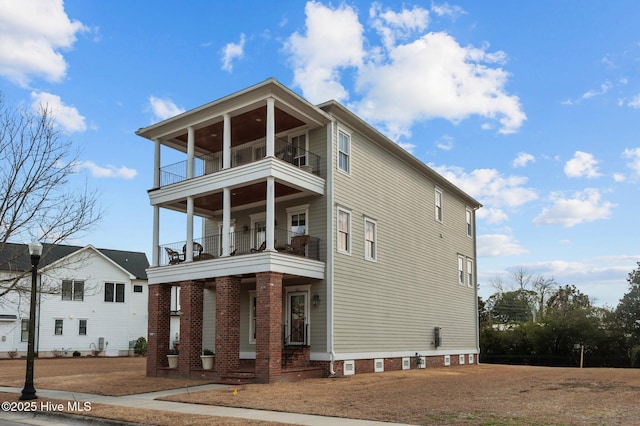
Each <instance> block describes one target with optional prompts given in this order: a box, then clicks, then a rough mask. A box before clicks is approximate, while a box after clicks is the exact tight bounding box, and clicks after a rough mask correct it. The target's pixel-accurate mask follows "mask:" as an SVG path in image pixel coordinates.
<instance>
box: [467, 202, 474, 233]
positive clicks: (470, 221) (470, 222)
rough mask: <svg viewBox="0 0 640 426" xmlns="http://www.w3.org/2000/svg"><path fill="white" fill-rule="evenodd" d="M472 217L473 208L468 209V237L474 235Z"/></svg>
mask: <svg viewBox="0 0 640 426" xmlns="http://www.w3.org/2000/svg"><path fill="white" fill-rule="evenodd" d="M472 218H473V216H472V213H471V209H467V237H471V236H473V227H472V223H473V222H472Z"/></svg>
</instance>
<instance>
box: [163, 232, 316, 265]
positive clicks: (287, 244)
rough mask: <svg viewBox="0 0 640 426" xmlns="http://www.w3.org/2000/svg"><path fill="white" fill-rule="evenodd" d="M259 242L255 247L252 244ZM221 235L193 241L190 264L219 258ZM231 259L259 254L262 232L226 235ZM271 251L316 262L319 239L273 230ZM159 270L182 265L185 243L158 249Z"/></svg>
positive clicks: (262, 245) (262, 239)
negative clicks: (273, 242) (168, 266)
mask: <svg viewBox="0 0 640 426" xmlns="http://www.w3.org/2000/svg"><path fill="white" fill-rule="evenodd" d="M258 242H260V243H259V244H256V243H258ZM221 243H222V235H219V234H218V235H212V236H209V237H204V238H194V240H193V261H194V262H196V261H203V260H212V259H217V258H220V255H221V254H222V248H221ZM229 244H230V250H229V252H230V253H231V256H233V257H240V256H243V255H251V254H257V253H262V252H263V251H264V248H265V243H264V230H256V229H250V230H246V231H245V230H242V231H235V232H232V233H231V234H230V237H229ZM275 248H276V250H277V252H278V253H282V254H286V255H291V256H296V257H303V258H306V259H312V260H320V239H319V238H316V237H312V236H310V235H298V234H296V233H294V232H291V231H287V230H285V229H277V228H276V229H275ZM160 250H161V256H162V260H161V262H160V264H161V266H164V265H178V264H181V263H183V262H185V258H186V241H180V242H176V243H171V244H164V245H161V246H160Z"/></svg>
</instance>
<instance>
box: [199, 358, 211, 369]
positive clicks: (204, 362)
mask: <svg viewBox="0 0 640 426" xmlns="http://www.w3.org/2000/svg"><path fill="white" fill-rule="evenodd" d="M200 359H201V360H202V369H203V370H211V369H212V368H213V355H200Z"/></svg>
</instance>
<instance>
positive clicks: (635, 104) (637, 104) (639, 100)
mask: <svg viewBox="0 0 640 426" xmlns="http://www.w3.org/2000/svg"><path fill="white" fill-rule="evenodd" d="M627 106H628V107H631V108H636V109H637V108H640V95H635V96H634V97H633V98H631V99H629V100H628V101H627Z"/></svg>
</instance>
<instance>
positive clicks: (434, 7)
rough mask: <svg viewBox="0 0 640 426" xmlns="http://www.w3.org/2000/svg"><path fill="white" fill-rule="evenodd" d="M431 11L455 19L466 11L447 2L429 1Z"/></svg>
mask: <svg viewBox="0 0 640 426" xmlns="http://www.w3.org/2000/svg"><path fill="white" fill-rule="evenodd" d="M431 11H432V12H433V13H434V14H436V15H437V16H450V17H451V18H452V19H456V18H457V17H458V16H460V15H464V14H466V13H467V12H465V11H464V9H463V8H461V7H460V6H456V5H453V6H451V5H449V3H447V2H444V3H442V4H435V3H431Z"/></svg>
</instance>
